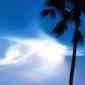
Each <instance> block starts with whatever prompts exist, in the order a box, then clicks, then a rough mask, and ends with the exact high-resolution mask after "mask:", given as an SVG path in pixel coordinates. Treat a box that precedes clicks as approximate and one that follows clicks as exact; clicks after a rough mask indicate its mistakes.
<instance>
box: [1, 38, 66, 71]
mask: <svg viewBox="0 0 85 85" xmlns="http://www.w3.org/2000/svg"><path fill="white" fill-rule="evenodd" d="M7 40H9V41H12V42H15V43H16V44H13V45H12V46H11V47H9V48H8V50H7V52H6V53H5V58H4V59H1V60H0V65H2V64H23V63H27V62H29V58H30V57H32V55H33V54H35V53H36V54H37V55H38V56H39V57H40V59H41V63H40V65H41V66H42V67H43V68H45V69H53V68H54V67H56V65H58V64H59V63H61V62H62V61H63V59H64V55H66V50H67V47H66V46H64V45H62V44H60V43H59V42H58V41H55V40H54V39H52V38H51V37H48V38H47V39H44V40H43V39H28V40H27V39H26V40H25V39H17V38H8V39H7Z"/></svg>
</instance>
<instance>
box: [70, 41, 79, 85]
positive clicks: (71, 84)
mask: <svg viewBox="0 0 85 85" xmlns="http://www.w3.org/2000/svg"><path fill="white" fill-rule="evenodd" d="M76 50H77V42H75V43H73V54H72V63H71V70H70V78H69V85H73V77H74V69H75V64H76Z"/></svg>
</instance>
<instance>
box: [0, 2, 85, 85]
mask: <svg viewBox="0 0 85 85" xmlns="http://www.w3.org/2000/svg"><path fill="white" fill-rule="evenodd" d="M45 1H46V0H43V1H42V0H38V1H35V0H0V85H62V84H63V85H68V80H69V72H70V64H71V55H72V35H73V30H74V23H73V22H71V23H68V30H67V31H66V32H65V34H64V35H63V36H62V37H60V38H57V37H55V36H53V34H52V33H51V30H52V29H53V27H54V26H55V25H56V22H59V21H60V19H61V17H60V16H59V14H57V16H56V18H55V19H54V20H52V19H50V16H47V17H45V18H43V17H42V16H40V12H41V10H43V9H45V6H44V2H45ZM81 20H82V23H81V27H80V28H81V31H82V33H83V35H84V31H85V29H84V28H85V24H84V21H85V17H84V15H83V14H82V15H81ZM84 41H85V38H84ZM84 49H85V44H83V45H82V46H81V45H79V47H78V51H77V63H76V69H75V76H74V85H82V84H84V83H85V81H84V80H85V76H84V75H85V69H84V66H85V62H84V61H85V58H84V57H85V51H84Z"/></svg>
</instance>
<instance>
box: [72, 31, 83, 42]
mask: <svg viewBox="0 0 85 85" xmlns="http://www.w3.org/2000/svg"><path fill="white" fill-rule="evenodd" d="M73 42H74V43H75V42H79V43H83V36H82V33H81V32H80V31H79V30H78V31H76V32H74V38H73Z"/></svg>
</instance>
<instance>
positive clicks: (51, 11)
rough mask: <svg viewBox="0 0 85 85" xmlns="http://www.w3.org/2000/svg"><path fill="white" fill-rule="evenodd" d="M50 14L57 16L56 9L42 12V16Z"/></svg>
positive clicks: (53, 16) (52, 16)
mask: <svg viewBox="0 0 85 85" xmlns="http://www.w3.org/2000/svg"><path fill="white" fill-rule="evenodd" d="M48 14H50V16H51V18H55V16H56V13H55V10H54V9H46V10H44V11H42V12H41V15H42V16H47V15H48Z"/></svg>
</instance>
